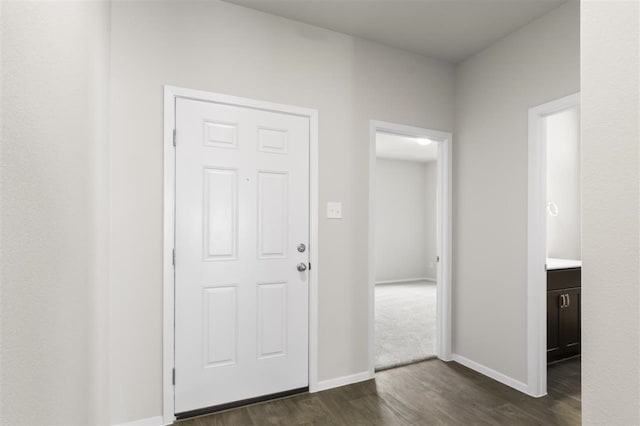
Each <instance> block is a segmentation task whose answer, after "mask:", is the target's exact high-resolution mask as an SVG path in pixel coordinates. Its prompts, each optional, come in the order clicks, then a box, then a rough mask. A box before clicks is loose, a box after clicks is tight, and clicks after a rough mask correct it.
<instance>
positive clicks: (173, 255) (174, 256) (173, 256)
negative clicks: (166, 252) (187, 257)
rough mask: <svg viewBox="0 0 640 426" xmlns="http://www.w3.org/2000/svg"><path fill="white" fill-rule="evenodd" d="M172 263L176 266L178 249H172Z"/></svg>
mask: <svg viewBox="0 0 640 426" xmlns="http://www.w3.org/2000/svg"><path fill="white" fill-rule="evenodd" d="M171 264H172V265H173V266H176V249H173V250H171Z"/></svg>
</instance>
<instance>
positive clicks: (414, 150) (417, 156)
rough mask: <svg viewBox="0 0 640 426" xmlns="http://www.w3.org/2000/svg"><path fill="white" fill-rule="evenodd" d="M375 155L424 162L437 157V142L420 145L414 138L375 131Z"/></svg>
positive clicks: (434, 159)
mask: <svg viewBox="0 0 640 426" xmlns="http://www.w3.org/2000/svg"><path fill="white" fill-rule="evenodd" d="M376 157H378V158H389V159H393V160H409V161H419V162H422V163H426V162H429V161H436V160H437V159H438V144H437V143H431V144H429V145H420V144H418V143H417V142H416V138H413V137H409V136H401V135H394V134H390V133H376Z"/></svg>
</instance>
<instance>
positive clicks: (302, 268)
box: [297, 263, 307, 272]
mask: <svg viewBox="0 0 640 426" xmlns="http://www.w3.org/2000/svg"><path fill="white" fill-rule="evenodd" d="M297 268H298V271H300V272H304V271H306V270H307V265H305V264H304V263H298V266H297Z"/></svg>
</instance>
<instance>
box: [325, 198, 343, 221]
mask: <svg viewBox="0 0 640 426" xmlns="http://www.w3.org/2000/svg"><path fill="white" fill-rule="evenodd" d="M327 218H328V219H342V203H340V202H337V201H329V202H328V203H327Z"/></svg>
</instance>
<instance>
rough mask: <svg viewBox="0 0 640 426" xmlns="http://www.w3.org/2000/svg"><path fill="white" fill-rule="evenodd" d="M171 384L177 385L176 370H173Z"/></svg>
mask: <svg viewBox="0 0 640 426" xmlns="http://www.w3.org/2000/svg"><path fill="white" fill-rule="evenodd" d="M171 382H172V383H173V386H175V385H176V369H175V368H174V369H173V374H172V376H171Z"/></svg>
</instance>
